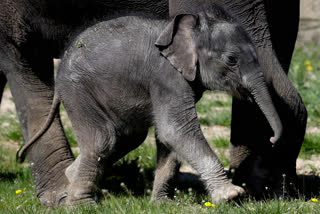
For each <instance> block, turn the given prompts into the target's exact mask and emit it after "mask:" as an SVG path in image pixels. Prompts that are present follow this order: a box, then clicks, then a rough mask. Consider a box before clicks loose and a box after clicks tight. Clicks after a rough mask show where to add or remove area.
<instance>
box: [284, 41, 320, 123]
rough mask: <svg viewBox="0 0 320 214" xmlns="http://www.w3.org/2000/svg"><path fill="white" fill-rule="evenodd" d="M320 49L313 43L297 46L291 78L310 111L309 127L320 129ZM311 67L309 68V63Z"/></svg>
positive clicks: (291, 68) (290, 73)
mask: <svg viewBox="0 0 320 214" xmlns="http://www.w3.org/2000/svg"><path fill="white" fill-rule="evenodd" d="M319 50H320V47H319V45H314V44H313V43H307V44H305V45H302V46H297V47H296V49H295V52H294V55H293V58H292V63H291V67H290V72H289V77H290V79H291V80H292V81H293V83H294V85H295V86H296V88H297V89H298V91H299V93H300V95H301V97H302V100H303V102H304V103H305V105H306V107H307V110H308V115H309V118H308V126H315V127H320V99H319V98H320V51H319ZM308 61H309V62H310V66H311V67H308V63H307V62H308Z"/></svg>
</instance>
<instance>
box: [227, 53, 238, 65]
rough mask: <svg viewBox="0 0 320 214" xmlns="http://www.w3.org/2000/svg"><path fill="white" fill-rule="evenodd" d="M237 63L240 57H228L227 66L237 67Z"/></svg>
mask: <svg viewBox="0 0 320 214" xmlns="http://www.w3.org/2000/svg"><path fill="white" fill-rule="evenodd" d="M237 63H238V57H236V56H231V55H229V56H227V57H226V64H227V65H229V66H235V65H237Z"/></svg>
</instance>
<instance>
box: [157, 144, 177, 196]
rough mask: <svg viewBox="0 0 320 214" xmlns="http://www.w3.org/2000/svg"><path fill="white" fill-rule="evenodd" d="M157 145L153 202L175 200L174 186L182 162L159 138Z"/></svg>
mask: <svg viewBox="0 0 320 214" xmlns="http://www.w3.org/2000/svg"><path fill="white" fill-rule="evenodd" d="M156 145H157V165H156V171H155V178H154V183H153V190H152V196H151V200H152V201H157V200H162V199H165V198H173V195H174V186H175V184H176V180H177V175H178V173H179V168H180V165H181V162H180V161H179V159H178V157H177V154H176V153H175V152H173V151H171V150H169V149H168V148H167V147H166V146H165V145H164V144H163V143H162V142H160V140H159V139H158V138H156Z"/></svg>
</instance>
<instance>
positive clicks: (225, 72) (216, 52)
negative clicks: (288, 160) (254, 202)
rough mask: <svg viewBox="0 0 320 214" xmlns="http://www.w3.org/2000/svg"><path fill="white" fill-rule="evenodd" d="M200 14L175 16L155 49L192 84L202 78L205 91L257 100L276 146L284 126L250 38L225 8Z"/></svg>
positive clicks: (212, 8)
mask: <svg viewBox="0 0 320 214" xmlns="http://www.w3.org/2000/svg"><path fill="white" fill-rule="evenodd" d="M199 11H201V12H197V13H196V12H194V13H192V14H179V15H177V16H176V17H175V18H174V20H173V21H172V22H171V23H170V24H169V25H168V26H167V28H166V29H165V30H164V32H162V34H161V35H160V37H159V38H158V40H157V42H156V46H157V47H158V48H159V49H160V51H161V54H162V55H163V56H164V57H166V58H167V59H168V60H169V61H170V63H171V64H172V65H173V66H174V67H175V68H176V69H177V70H178V71H180V72H181V73H182V75H183V76H184V77H185V79H187V80H188V81H194V80H195V79H196V78H197V77H199V78H198V79H199V80H200V82H201V84H202V85H203V86H204V88H205V89H209V90H221V91H227V92H229V93H231V94H232V95H234V96H237V97H240V98H245V99H246V98H248V97H249V99H250V98H253V99H254V100H255V102H256V103H257V104H258V106H259V107H260V109H261V111H262V112H263V114H264V115H265V117H266V119H267V120H268V121H269V124H270V126H271V127H272V129H273V131H274V137H273V138H271V139H270V141H271V142H272V143H276V142H278V141H279V140H280V137H281V135H282V124H281V121H280V119H279V116H278V114H277V111H276V109H275V107H274V105H273V102H272V100H271V97H270V94H269V92H268V89H267V86H266V83H265V80H264V76H263V74H262V72H261V68H260V65H259V62H258V57H257V54H256V51H255V47H254V45H253V43H252V42H251V40H250V38H249V36H248V35H247V33H246V32H245V31H244V29H243V28H242V26H241V25H240V24H238V22H237V21H236V20H235V19H234V18H232V17H231V16H230V15H229V14H228V13H227V12H225V11H224V10H223V9H222V8H221V7H219V6H217V5H212V4H210V5H205V7H203V9H200V10H199ZM197 74H198V76H197Z"/></svg>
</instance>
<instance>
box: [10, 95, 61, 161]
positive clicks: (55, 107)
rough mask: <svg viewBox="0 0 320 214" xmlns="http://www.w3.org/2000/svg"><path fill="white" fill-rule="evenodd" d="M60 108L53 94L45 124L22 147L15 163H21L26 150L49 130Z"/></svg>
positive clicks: (58, 100) (58, 101)
mask: <svg viewBox="0 0 320 214" xmlns="http://www.w3.org/2000/svg"><path fill="white" fill-rule="evenodd" d="M59 106H60V99H59V96H58V94H57V92H55V93H54V97H53V101H52V105H51V109H50V113H49V115H48V118H47V120H46V122H45V124H44V125H43V126H42V128H41V129H40V130H39V131H38V132H37V133H36V135H34V136H33V137H32V138H31V140H29V141H28V142H27V143H26V144H25V145H24V146H22V147H21V148H20V149H19V150H18V152H17V154H16V161H17V162H19V163H23V161H24V160H25V157H26V155H27V151H28V149H29V148H30V147H31V146H32V145H33V144H34V143H35V142H36V141H37V140H38V139H39V138H40V137H41V136H42V135H43V134H44V133H45V132H46V131H47V130H48V129H49V128H50V126H51V124H52V122H53V120H54V118H55V116H56V114H57V112H58V109H59Z"/></svg>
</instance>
